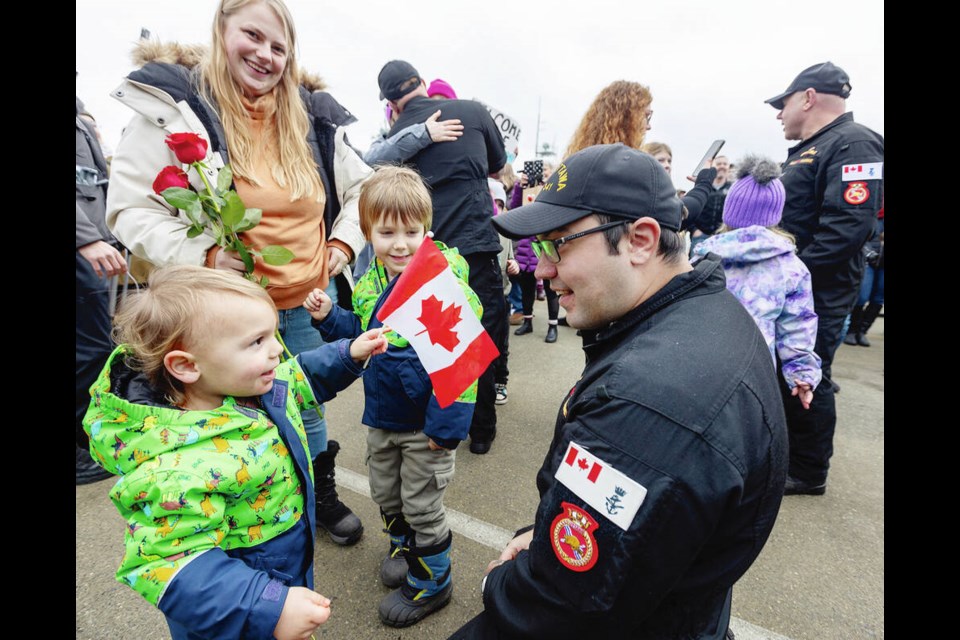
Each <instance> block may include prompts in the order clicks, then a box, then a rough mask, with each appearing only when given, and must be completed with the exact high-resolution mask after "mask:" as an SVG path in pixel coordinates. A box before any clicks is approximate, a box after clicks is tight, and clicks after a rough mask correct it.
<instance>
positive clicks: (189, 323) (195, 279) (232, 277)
mask: <svg viewBox="0 0 960 640" xmlns="http://www.w3.org/2000/svg"><path fill="white" fill-rule="evenodd" d="M217 295H236V296H240V297H243V298H249V299H250V300H251V301H252V300H260V301H262V302H265V303H266V304H268V305H270V308H271V309H273V310H274V312H276V308H277V307H276V305H275V304H274V302H273V299H272V298H270V295H269V294H268V293H267V291H266V290H265V289H264V288H263V287H261V286H260V285H258V284H256V283H254V282H251V281H250V280H247V279H246V278H243V277H241V276H239V275H237V274H236V273H231V272H229V271H221V270H217V269H208V268H206V267H200V266H194V265H183V264H181V265H170V266H165V267H160V268H158V269H155V270H154V271H153V272H152V273H151V274H150V278H149V280H148V281H147V287H146V288H145V289H142V290H141V291H139V292H137V293H136V294H134V295H133V296H131V297H129V298H127V300H126V301H124V303H123V304H122V305H121V307H120V308H119V310H118V311H117V314H116V316H115V317H114V326H113V333H114V340H116V342H117V344H124V345H126V346H127V348H128V355H127V359H126V363H127V366H129V367H130V368H131V369H134V370H135V371H141V372H143V373H144V374H145V375H146V376H147V378H148V379H149V381H150V383H151V384H152V385H153V387H154V389H156V390H157V391H158V392H160V393H161V394H163V395H164V396H166V397H167V399H168V400H169V401H170V402H171V404H179V403H180V402H182V401H183V397H184V396H183V383H181V382H180V381H179V380H177V379H176V378H174V377H173V376H171V375H170V373H169V372H168V371H167V369H166V367H165V366H164V364H163V358H164V356H166V355H167V354H168V353H170V352H171V351H173V350H175V349H185V350H189V347H190V346H191V345H196V344H197V343H198V342H199V341H202V340H204V339H209V338H210V337H211V336H212V335H214V334H215V333H216V331H217V330H218V328H217V327H216V326H213V325H214V323H215V322H216V320H217V318H218V316H217V314H216V313H214V310H213V309H212V308H211V304H212V303H213V302H214V301H215V296H217Z"/></svg>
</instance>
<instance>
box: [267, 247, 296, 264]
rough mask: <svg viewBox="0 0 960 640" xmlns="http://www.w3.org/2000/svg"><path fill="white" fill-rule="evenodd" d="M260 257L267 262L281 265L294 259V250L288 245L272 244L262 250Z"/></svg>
mask: <svg viewBox="0 0 960 640" xmlns="http://www.w3.org/2000/svg"><path fill="white" fill-rule="evenodd" d="M260 257H261V258H263V261H264V262H266V263H267V264H270V265H273V266H275V267H276V266H280V265H283V264H287V263H288V262H290V261H291V260H293V252H292V251H290V249H287V248H286V247H281V246H280V245H277V244H271V245H269V246H266V247H264V248H263V249H261V250H260Z"/></svg>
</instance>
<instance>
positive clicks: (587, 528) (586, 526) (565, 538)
mask: <svg viewBox="0 0 960 640" xmlns="http://www.w3.org/2000/svg"><path fill="white" fill-rule="evenodd" d="M560 506H561V507H562V508H563V511H561V512H560V515H558V516H557V517H556V518H555V519H554V521H553V524H552V525H551V526H550V540H551V542H552V543H553V552H554V553H555V554H556V556H557V559H558V560H559V561H560V564H562V565H563V566H565V567H566V568H567V569H570V570H571V571H589V570H590V569H592V568H593V565H595V564H596V563H597V543H596V540H594V537H593V532H594V531H595V530H596V528H597V521H596V520H594V519H593V518H591V517H590V514H588V513H587V512H586V511H584V510H583V509H581V508H580V507H578V506H576V505H574V504H570V503H569V502H562V503H561V504H560Z"/></svg>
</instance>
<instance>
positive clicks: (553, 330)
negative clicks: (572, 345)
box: [543, 324, 557, 342]
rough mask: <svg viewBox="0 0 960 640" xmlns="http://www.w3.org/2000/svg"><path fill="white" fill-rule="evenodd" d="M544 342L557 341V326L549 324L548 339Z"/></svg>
mask: <svg viewBox="0 0 960 640" xmlns="http://www.w3.org/2000/svg"><path fill="white" fill-rule="evenodd" d="M543 341H544V342H556V341H557V325H555V324H548V325H547V337H546V338H544V339H543Z"/></svg>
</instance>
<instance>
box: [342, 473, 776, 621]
mask: <svg viewBox="0 0 960 640" xmlns="http://www.w3.org/2000/svg"><path fill="white" fill-rule="evenodd" d="M336 481H337V485H338V486H342V487H344V488H346V489H350V491H353V492H354V493H359V494H360V495H362V496H366V497H367V498H369V497H370V483H369V480H368V479H367V476H365V475H363V474H360V473H357V472H355V471H350V470H349V469H344V468H343V467H337V475H336ZM446 510H447V522H448V523H449V524H450V529H452V530H453V531H454V532H456V533H458V534H460V535H461V536H463V537H465V538H469V539H470V540H473V541H474V542H479V543H480V544H482V545H484V546H486V547H490V548H491V549H493V550H494V551H496V552H498V553H499V552H500V551H502V550H503V548H504V547H505V546H507V543H508V542H510V541H511V540H512V539H513V532H512V531H507V530H506V529H504V528H502V527H498V526H496V525H494V524H490V523H489V522H484V521H483V520H477V519H476V518H474V517H472V516H468V515H467V514H465V513H461V512H460V511H457V510H456V509H451V508H449V507H447V508H446ZM730 628H731V629H733V632H734V633H735V634H736V636H737V640H790V638H788V637H787V636H782V635H780V634H778V633H774V632H773V631H768V630H767V629H764V628H763V627H758V626H757V625H754V624H750V623H749V622H746V621H744V620H740V619H739V618H733V617H731V618H730Z"/></svg>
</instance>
